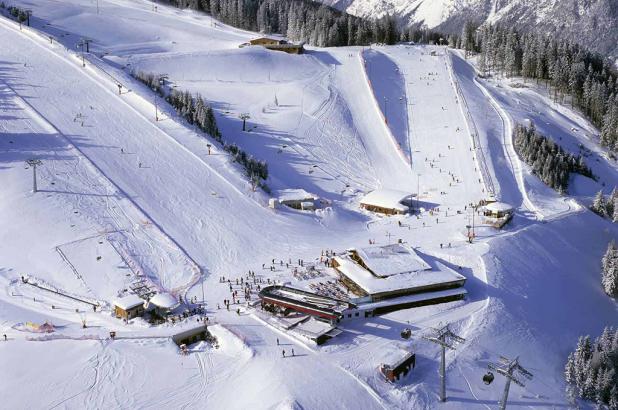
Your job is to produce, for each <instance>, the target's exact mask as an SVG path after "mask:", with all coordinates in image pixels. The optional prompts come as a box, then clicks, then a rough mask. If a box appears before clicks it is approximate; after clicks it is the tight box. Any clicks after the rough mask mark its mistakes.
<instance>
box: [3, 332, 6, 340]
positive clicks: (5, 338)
mask: <svg viewBox="0 0 618 410" xmlns="http://www.w3.org/2000/svg"><path fill="white" fill-rule="evenodd" d="M3 336H4V341H5V342H6V333H5V334H4V335H3Z"/></svg>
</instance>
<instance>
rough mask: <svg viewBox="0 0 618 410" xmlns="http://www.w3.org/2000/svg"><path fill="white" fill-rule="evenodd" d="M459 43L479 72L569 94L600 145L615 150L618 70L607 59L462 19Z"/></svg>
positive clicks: (535, 36) (617, 143)
mask: <svg viewBox="0 0 618 410" xmlns="http://www.w3.org/2000/svg"><path fill="white" fill-rule="evenodd" d="M458 45H459V46H460V47H461V48H463V49H464V50H465V51H466V53H473V52H479V53H480V54H479V60H478V66H479V70H480V71H481V72H482V73H483V74H489V75H491V74H502V75H506V76H509V77H511V76H523V77H524V79H526V78H532V79H536V81H537V82H539V81H544V82H545V84H547V85H549V86H550V88H551V94H553V98H554V99H555V100H556V101H557V102H564V101H565V99H566V98H567V96H568V97H569V100H570V103H571V106H574V107H577V108H578V109H579V110H581V111H582V112H583V113H584V114H585V115H586V117H587V118H588V119H589V120H590V121H591V122H592V123H593V124H594V125H595V126H597V127H598V128H599V129H600V130H601V143H602V144H603V145H604V146H606V147H608V148H610V149H611V150H613V151H618V74H617V73H616V71H615V69H614V68H613V66H612V62H611V61H609V60H608V59H604V58H603V56H601V55H600V54H597V53H594V52H591V51H589V50H587V49H585V48H583V47H582V46H580V45H578V44H574V43H571V42H568V41H565V40H559V39H554V38H550V37H547V36H545V35H541V34H536V33H532V32H531V33H525V34H521V33H519V32H518V31H517V30H515V29H513V28H508V29H507V28H503V27H500V26H497V25H496V26H491V25H490V26H484V27H482V28H480V29H477V27H476V26H474V25H473V24H472V23H466V24H465V25H464V28H463V32H462V36H461V38H460V41H459V44H458Z"/></svg>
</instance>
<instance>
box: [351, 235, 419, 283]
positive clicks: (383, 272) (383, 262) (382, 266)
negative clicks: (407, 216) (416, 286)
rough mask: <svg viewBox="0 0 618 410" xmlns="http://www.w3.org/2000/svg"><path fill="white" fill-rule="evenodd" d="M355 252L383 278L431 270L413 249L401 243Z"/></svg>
mask: <svg viewBox="0 0 618 410" xmlns="http://www.w3.org/2000/svg"><path fill="white" fill-rule="evenodd" d="M355 251H356V253H357V254H358V256H359V257H360V258H361V259H362V260H363V263H364V264H365V265H366V266H367V268H369V270H371V271H372V272H373V273H374V274H375V275H377V276H381V277H386V276H392V275H398V274H401V273H407V272H418V271H422V270H430V269H431V266H429V264H428V263H427V262H425V261H424V260H423V259H421V257H420V256H418V255H417V254H416V252H414V250H413V249H412V248H410V247H408V246H405V245H402V244H400V243H396V244H393V245H387V246H371V247H367V248H359V249H355Z"/></svg>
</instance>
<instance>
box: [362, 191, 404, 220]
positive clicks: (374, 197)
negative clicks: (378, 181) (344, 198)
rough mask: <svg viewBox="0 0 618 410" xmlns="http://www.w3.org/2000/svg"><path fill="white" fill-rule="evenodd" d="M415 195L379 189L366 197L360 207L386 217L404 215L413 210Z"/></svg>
mask: <svg viewBox="0 0 618 410" xmlns="http://www.w3.org/2000/svg"><path fill="white" fill-rule="evenodd" d="M412 197H413V195H412V194H410V193H408V192H404V191H398V190H395V189H377V190H375V191H372V192H370V193H368V194H367V195H365V196H364V197H363V199H361V201H360V207H361V208H363V209H366V210H368V211H371V212H378V213H381V214H385V215H403V214H407V213H409V212H410V211H411V210H412Z"/></svg>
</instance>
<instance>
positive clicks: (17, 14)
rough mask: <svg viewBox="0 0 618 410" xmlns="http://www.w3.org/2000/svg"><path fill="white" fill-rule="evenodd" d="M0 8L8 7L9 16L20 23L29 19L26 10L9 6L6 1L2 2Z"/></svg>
mask: <svg viewBox="0 0 618 410" xmlns="http://www.w3.org/2000/svg"><path fill="white" fill-rule="evenodd" d="M0 9H6V10H7V11H8V12H9V16H11V17H13V18H14V19H15V20H17V21H19V22H20V23H23V22H24V21H26V20H28V13H26V10H23V9H20V8H19V7H16V6H7V5H6V3H4V2H0Z"/></svg>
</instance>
